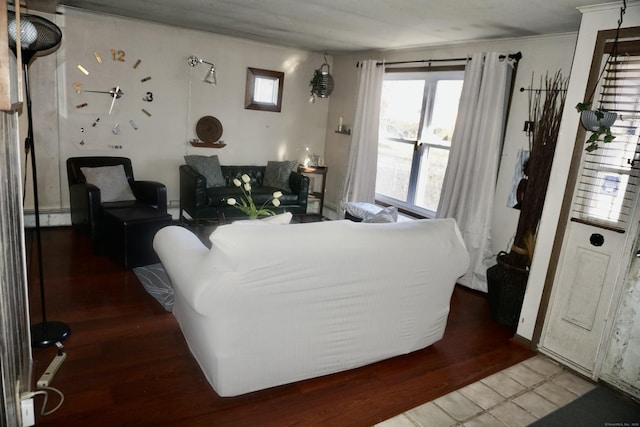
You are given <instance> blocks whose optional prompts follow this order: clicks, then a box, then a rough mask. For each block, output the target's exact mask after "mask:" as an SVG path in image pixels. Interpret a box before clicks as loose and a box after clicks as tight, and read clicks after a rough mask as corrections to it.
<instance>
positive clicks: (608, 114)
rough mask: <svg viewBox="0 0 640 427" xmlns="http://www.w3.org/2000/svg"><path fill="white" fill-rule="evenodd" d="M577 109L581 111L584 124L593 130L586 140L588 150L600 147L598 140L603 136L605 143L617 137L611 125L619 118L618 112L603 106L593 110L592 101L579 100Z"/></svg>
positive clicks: (587, 128) (581, 121)
mask: <svg viewBox="0 0 640 427" xmlns="http://www.w3.org/2000/svg"><path fill="white" fill-rule="evenodd" d="M576 110H578V112H579V113H580V123H582V126H583V127H584V128H585V129H586V130H588V131H590V132H591V136H590V137H589V139H587V141H586V144H587V148H586V150H587V151H588V152H592V151H594V150H596V149H597V148H598V141H599V140H600V138H601V137H602V141H603V142H605V143H607V142H611V141H613V140H614V139H615V135H612V134H611V126H612V125H613V124H614V123H615V121H616V119H617V118H618V116H617V114H616V113H614V112H612V111H607V110H605V109H602V108H598V109H596V110H591V103H590V102H579V103H578V104H577V105H576Z"/></svg>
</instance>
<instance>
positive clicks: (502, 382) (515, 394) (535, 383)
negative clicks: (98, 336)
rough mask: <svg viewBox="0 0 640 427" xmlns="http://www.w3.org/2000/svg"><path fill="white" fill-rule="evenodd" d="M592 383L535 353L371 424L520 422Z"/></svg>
mask: <svg viewBox="0 0 640 427" xmlns="http://www.w3.org/2000/svg"><path fill="white" fill-rule="evenodd" d="M594 387H595V384H593V383H591V382H589V381H587V380H585V379H583V378H582V377H580V376H578V375H576V374H574V373H572V372H571V371H568V370H566V369H564V368H563V367H561V366H560V365H559V364H558V363H556V362H554V361H552V360H551V359H549V358H547V357H545V356H542V355H537V356H534V357H532V358H530V359H527V360H525V361H524V362H521V363H519V364H517V365H514V366H512V367H510V368H507V369H505V370H503V371H500V372H498V373H496V374H493V375H491V376H489V377H487V378H484V379H482V380H480V381H478V382H476V383H473V384H471V385H468V386H466V387H464V388H462V389H460V390H456V391H454V392H451V393H449V394H447V395H445V396H442V397H440V398H438V399H436V400H434V401H432V402H428V403H425V404H424V405H421V406H418V407H417V408H413V409H411V410H409V411H407V412H405V413H403V414H400V415H398V416H396V417H393V418H391V419H389V420H386V421H384V422H382V423H379V424H376V427H462V426H464V427H484V426H487V427H520V426H521V427H524V426H528V425H529V424H531V423H533V422H534V421H536V420H538V419H539V418H542V417H544V416H545V415H547V414H548V413H550V412H553V411H555V410H556V409H558V408H559V407H561V406H564V405H566V404H568V403H569V402H571V401H573V400H574V399H576V398H578V397H579V396H581V395H583V394H585V393H586V392H588V391H590V390H591V389H593V388H594Z"/></svg>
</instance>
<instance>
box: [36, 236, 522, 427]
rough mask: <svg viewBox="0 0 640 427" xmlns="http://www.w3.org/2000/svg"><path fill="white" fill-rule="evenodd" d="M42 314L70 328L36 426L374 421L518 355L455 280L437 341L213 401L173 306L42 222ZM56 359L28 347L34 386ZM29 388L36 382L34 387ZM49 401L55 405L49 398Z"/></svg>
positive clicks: (85, 244) (81, 241) (82, 242)
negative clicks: (60, 397) (52, 391)
mask: <svg viewBox="0 0 640 427" xmlns="http://www.w3.org/2000/svg"><path fill="white" fill-rule="evenodd" d="M31 240H32V238H30V237H28V238H27V248H28V252H27V253H28V255H27V258H28V261H29V262H28V264H29V265H28V269H29V277H30V278H31V279H30V282H31V283H30V285H29V298H30V303H31V319H32V322H34V323H38V322H40V321H41V313H40V301H39V285H38V279H37V263H36V258H35V249H34V248H33V246H34V245H31V244H30V243H31ZM42 241H43V254H44V275H45V289H46V297H45V300H46V305H47V318H48V320H50V321H62V322H65V323H67V324H68V325H69V326H70V327H71V336H70V337H69V338H68V339H67V340H66V341H64V342H63V344H64V351H65V352H66V353H67V359H66V361H65V362H64V364H63V366H62V367H61V369H60V370H59V371H58V373H57V375H56V376H55V378H54V380H53V382H52V384H51V386H52V387H56V388H57V389H59V390H61V391H62V392H63V393H64V395H65V401H64V403H63V405H62V407H61V408H60V409H59V410H58V411H56V412H55V413H53V414H51V415H49V416H41V415H39V411H40V407H41V405H42V398H40V397H38V398H36V410H37V412H38V415H37V425H38V426H164V425H170V426H293V425H297V426H372V425H374V424H375V423H377V422H380V421H383V420H385V419H388V418H390V417H392V416H395V415H397V414H399V413H402V412H404V411H406V410H408V409H410V408H413V407H415V406H418V405H420V404H422V403H425V402H427V401H430V400H433V399H435V398H437V397H439V396H442V395H444V394H446V393H448V392H451V391H453V390H455V389H458V388H460V387H463V386H465V385H467V384H470V383H472V382H475V381H477V380H479V379H481V378H484V377H486V376H488V375H490V374H492V373H495V372H497V371H500V370H502V369H504V368H506V367H508V366H511V365H513V364H516V363H518V362H520V361H522V360H525V359H527V358H528V357H530V356H532V355H533V354H534V353H533V352H532V351H531V350H529V349H527V348H525V347H523V346H521V345H520V344H518V343H515V342H514V341H512V340H511V339H510V338H511V337H512V335H513V331H511V330H510V329H509V328H506V327H503V326H501V325H499V324H497V323H496V322H494V321H493V320H492V319H491V317H490V314H489V307H488V302H487V299H486V295H485V294H482V293H479V292H475V291H471V290H469V289H466V288H464V287H461V286H457V287H456V289H455V292H454V295H453V299H452V304H451V313H450V316H449V322H448V326H447V330H446V333H445V337H444V339H443V340H441V341H440V342H438V343H436V344H434V345H432V346H430V347H428V348H426V349H424V350H421V351H417V352H414V353H412V354H409V355H406V356H400V357H396V358H393V359H390V360H386V361H382V362H378V363H375V364H373V365H370V366H366V367H362V368H359V369H354V370H351V371H347V372H343V373H339V374H334V375H329V376H325V377H321V378H316V379H311V380H307V381H302V382H298V383H294V384H289V385H284V386H279V387H274V388H271V389H268V390H263V391H258V392H254V393H250V394H247V395H243V396H239V397H233V398H221V397H218V396H217V395H216V393H215V392H214V391H213V389H212V388H211V387H210V386H209V384H208V383H207V381H206V379H205V378H204V376H203V374H202V373H201V371H200V368H199V366H198V364H197V363H196V361H195V360H194V359H193V358H192V356H191V354H190V352H189V349H188V348H187V345H186V343H185V341H184V339H183V337H182V334H181V332H180V330H179V328H178V325H177V322H176V321H175V319H174V317H173V316H172V314H171V313H168V312H166V311H164V309H163V308H162V307H161V306H160V304H158V303H157V302H156V301H155V300H154V299H153V298H152V297H151V296H149V295H148V294H147V293H146V292H145V291H144V289H143V288H142V286H141V285H140V284H139V282H138V280H137V278H136V276H135V274H134V273H133V272H132V270H125V269H124V268H121V267H119V266H118V265H116V264H114V263H113V262H112V261H110V260H109V259H108V258H105V257H102V256H95V255H93V254H92V252H91V247H90V244H89V241H88V239H87V238H86V237H85V236H81V235H77V234H75V233H74V232H73V231H72V230H71V229H70V228H67V227H61V228H47V229H43V230H42ZM54 355H55V348H51V347H50V348H45V349H35V350H34V351H33V358H34V384H35V381H36V380H37V379H38V378H39V377H40V375H42V373H43V372H44V370H45V369H46V367H47V366H48V364H49V363H50V362H51V360H52V359H53V357H54ZM34 388H35V386H34ZM50 400H51V402H50V403H49V405H48V407H49V408H50V407H51V405H55V404H56V403H57V402H56V400H57V398H56V397H55V396H52V397H51V399H50Z"/></svg>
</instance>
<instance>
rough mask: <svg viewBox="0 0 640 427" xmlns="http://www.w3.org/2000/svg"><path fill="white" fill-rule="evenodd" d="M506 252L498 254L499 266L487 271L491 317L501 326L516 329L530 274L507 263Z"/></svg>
mask: <svg viewBox="0 0 640 427" xmlns="http://www.w3.org/2000/svg"><path fill="white" fill-rule="evenodd" d="M507 255H508V254H507V253H506V252H501V253H500V254H498V258H497V260H498V264H496V265H494V266H493V267H490V268H488V269H487V284H488V291H489V307H490V310H491V316H492V317H493V318H494V319H495V320H496V321H497V322H498V323H500V324H501V325H505V326H509V327H511V328H515V327H517V326H518V320H519V319H520V310H521V309H522V301H523V300H524V292H525V290H526V289H527V279H528V278H529V272H528V271H527V270H525V269H522V268H518V267H513V266H511V265H509V264H507V263H506V262H505V259H506V257H507Z"/></svg>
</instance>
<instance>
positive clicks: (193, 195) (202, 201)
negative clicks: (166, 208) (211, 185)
mask: <svg viewBox="0 0 640 427" xmlns="http://www.w3.org/2000/svg"><path fill="white" fill-rule="evenodd" d="M206 190H207V180H206V178H205V177H204V176H203V175H201V174H199V173H198V172H196V171H195V169H193V168H192V167H191V166H188V165H180V216H181V217H182V211H183V210H184V211H186V212H187V213H189V215H191V216H195V215H196V210H197V209H198V208H203V207H206V206H207V205H208V203H209V200H208V199H207V191H206Z"/></svg>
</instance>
